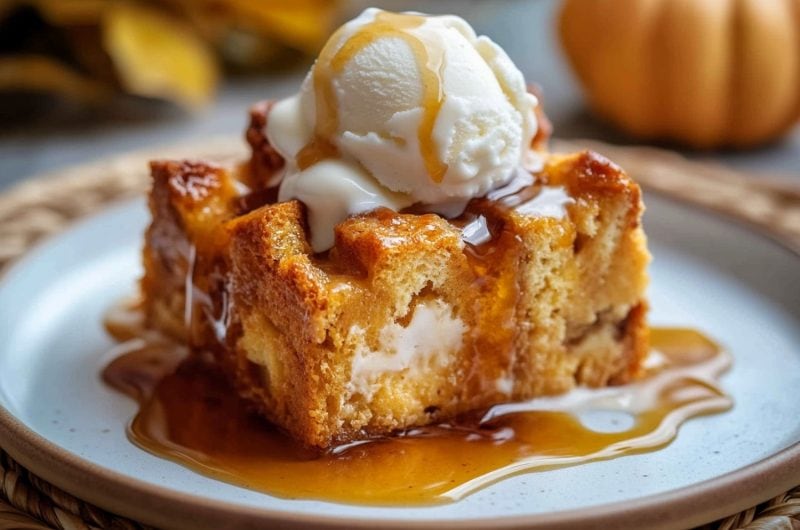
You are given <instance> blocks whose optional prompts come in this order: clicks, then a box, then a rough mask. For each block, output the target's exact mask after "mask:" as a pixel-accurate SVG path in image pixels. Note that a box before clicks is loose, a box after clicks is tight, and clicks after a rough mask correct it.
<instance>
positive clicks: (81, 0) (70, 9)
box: [29, 0, 108, 26]
mask: <svg viewBox="0 0 800 530" xmlns="http://www.w3.org/2000/svg"><path fill="white" fill-rule="evenodd" d="M29 3H31V4H32V5H34V6H36V8H37V9H38V10H39V12H40V13H41V14H42V17H44V19H45V20H47V21H48V22H49V23H50V24H53V25H54V26H71V25H78V24H80V25H89V24H97V23H99V21H100V17H101V16H102V15H103V10H105V8H106V7H107V5H108V2H107V1H106V0H66V1H65V0H30V2H29Z"/></svg>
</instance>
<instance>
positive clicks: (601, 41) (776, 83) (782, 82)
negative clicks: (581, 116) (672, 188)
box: [559, 0, 800, 148]
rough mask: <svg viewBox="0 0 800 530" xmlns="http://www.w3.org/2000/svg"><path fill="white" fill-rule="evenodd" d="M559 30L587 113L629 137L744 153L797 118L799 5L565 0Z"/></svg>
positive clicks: (741, 0) (771, 0) (735, 0)
mask: <svg viewBox="0 0 800 530" xmlns="http://www.w3.org/2000/svg"><path fill="white" fill-rule="evenodd" d="M559 31H560V36H561V42H562V44H563V46H564V49H565V50H566V52H567V55H568V56H569V59H570V61H571V63H572V65H573V67H574V69H575V71H576V72H577V74H578V77H579V78H580V81H581V83H582V84H583V87H584V89H585V91H586V93H587V96H588V99H589V104H590V105H591V107H592V108H593V109H594V110H595V112H597V113H598V114H599V115H600V116H602V117H603V118H605V119H607V120H608V121H610V122H612V123H614V124H615V125H617V126H618V127H620V128H621V129H623V130H624V131H626V132H627V133H629V134H631V135H633V136H637V137H640V138H648V139H654V138H659V139H667V140H673V141H677V142H680V143H684V144H687V145H690V146H693V147H697V148H712V147H748V146H754V145H756V144H760V143H764V142H766V141H768V140H771V139H773V138H776V137H777V136H779V135H780V134H782V133H784V132H785V131H787V130H788V129H789V128H791V127H792V126H793V125H794V124H795V123H797V120H798V117H800V0H566V1H565V2H564V4H563V7H562V10H561V14H560V20H559Z"/></svg>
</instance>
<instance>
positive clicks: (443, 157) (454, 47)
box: [267, 9, 537, 251]
mask: <svg viewBox="0 0 800 530" xmlns="http://www.w3.org/2000/svg"><path fill="white" fill-rule="evenodd" d="M536 104H537V102H536V99H535V98H534V97H533V96H532V95H530V94H528V92H527V90H526V87H525V82H524V79H523V76H522V74H521V73H520V71H519V70H518V69H517V68H516V67H515V66H514V64H513V63H512V62H511V60H510V59H509V58H508V56H507V55H506V53H505V52H504V51H503V50H502V49H501V48H500V47H498V46H497V45H496V44H495V43H493V42H492V41H491V40H489V39H488V38H487V37H483V36H481V37H478V36H476V35H475V32H474V31H473V30H472V28H471V27H470V26H469V24H467V23H466V22H465V21H464V20H462V19H461V18H458V17H455V16H437V17H428V16H423V15H417V14H395V13H388V12H385V11H381V10H378V9H367V10H366V11H364V12H363V13H362V14H361V15H360V16H359V17H358V18H356V19H354V20H352V21H350V22H348V23H347V24H345V25H344V26H343V27H342V28H341V29H340V30H339V31H337V32H336V33H335V34H334V35H333V37H331V39H330V40H329V41H328V43H327V44H326V46H325V48H324V49H323V51H322V52H321V54H320V57H319V59H318V60H317V63H316V64H315V65H314V67H313V68H312V70H311V72H309V74H308V76H307V77H306V80H305V82H304V83H303V86H302V89H301V91H300V93H299V94H298V95H296V96H293V97H291V98H288V99H286V100H283V101H281V102H279V103H278V104H277V105H276V106H275V107H274V108H273V110H272V113H271V114H270V116H269V122H268V123H269V124H268V127H267V136H268V138H269V141H270V143H271V144H272V145H273V146H274V147H275V148H276V149H277V150H278V152H280V154H281V155H283V157H284V158H285V159H286V160H287V165H286V170H285V174H284V177H283V182H282V184H281V189H280V194H279V199H280V200H289V199H292V198H296V199H299V200H301V201H303V202H304V203H305V204H306V206H307V207H308V209H309V223H310V225H311V236H312V246H313V247H314V250H316V251H321V250H325V249H327V248H329V247H330V246H332V244H333V226H335V224H337V223H338V222H341V221H342V220H344V219H345V218H346V217H347V216H348V215H352V214H356V213H361V212H365V211H369V210H371V209H374V208H376V207H379V206H386V207H389V208H392V209H395V210H397V209H401V208H403V207H406V206H410V205H411V204H415V203H421V204H423V205H425V207H426V209H428V210H430V211H434V212H437V213H441V214H443V215H447V216H454V215H458V214H459V213H460V212H461V211H462V210H463V208H464V207H465V205H466V203H467V202H468V201H469V199H471V198H473V197H478V196H482V195H484V194H485V193H487V192H488V191H490V190H491V189H493V188H495V187H497V186H499V185H502V184H504V183H505V182H507V181H508V180H509V178H510V177H511V175H512V174H513V172H514V170H515V168H516V167H518V166H520V165H521V164H522V161H523V158H524V156H525V154H526V152H527V150H528V149H529V146H530V143H531V139H532V138H533V136H534V134H535V133H536V128H537V124H536V118H535V115H534V108H535V106H536Z"/></svg>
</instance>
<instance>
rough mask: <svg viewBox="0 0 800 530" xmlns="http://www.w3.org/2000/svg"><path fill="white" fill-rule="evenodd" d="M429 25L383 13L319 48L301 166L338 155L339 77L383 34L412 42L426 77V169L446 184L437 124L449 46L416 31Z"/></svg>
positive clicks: (422, 135) (422, 136)
mask: <svg viewBox="0 0 800 530" xmlns="http://www.w3.org/2000/svg"><path fill="white" fill-rule="evenodd" d="M424 23H425V17H423V16H420V15H412V14H406V13H389V12H386V11H382V12H380V13H378V14H377V15H376V16H375V19H374V20H373V21H372V22H370V23H368V24H365V25H364V26H362V27H361V28H359V29H357V30H356V31H355V33H353V35H351V36H349V37H348V38H347V39H346V40H345V41H344V42H341V41H342V38H343V37H342V35H343V33H344V32H345V31H347V30H346V29H345V28H342V29H340V30H339V31H337V32H336V33H334V35H333V36H332V37H331V38H330V40H329V41H328V44H327V45H326V46H325V48H323V50H322V51H321V52H320V55H319V58H318V59H317V62H316V63H315V64H314V68H313V72H312V75H313V82H314V93H315V97H316V101H315V106H316V125H315V131H314V138H313V139H312V141H311V142H310V143H309V144H308V145H306V146H305V147H304V148H303V149H301V150H300V153H298V155H297V165H298V167H300V169H305V168H307V167H309V166H312V165H313V164H315V163H317V162H319V161H320V160H323V159H326V158H330V157H333V156H336V155H337V152H336V148H335V146H333V145H332V144H331V143H330V141H329V139H330V138H332V137H333V136H334V135H335V134H336V132H337V129H338V127H339V109H338V104H337V100H336V93H335V90H334V86H333V79H334V76H335V75H336V74H338V73H340V72H341V71H342V70H343V69H344V67H345V66H346V65H347V63H349V62H350V60H351V59H353V57H355V56H356V54H358V53H359V52H360V51H361V50H363V49H364V48H366V47H367V46H369V45H370V44H372V43H373V42H375V41H376V40H378V39H380V38H399V39H402V40H403V41H404V42H405V43H406V44H408V46H409V48H410V49H411V52H412V53H413V54H414V58H415V61H416V63H417V66H418V67H419V70H420V73H421V76H422V105H421V106H422V119H421V120H420V125H419V130H418V131H417V136H418V138H419V145H420V153H421V155H422V160H423V161H424V164H425V169H426V170H427V172H428V175H430V177H431V179H432V180H433V181H434V182H441V181H442V179H443V178H444V175H445V173H446V172H447V165H446V164H445V163H444V162H443V161H442V160H440V158H439V156H438V155H437V153H436V143H435V142H434V139H433V126H434V124H435V123H436V117H437V116H438V115H439V110H440V109H441V107H442V103H443V101H444V93H443V90H442V78H441V69H442V65H443V59H444V50H443V49H442V47H441V46H439V45H436V43H432V42H428V41H427V40H426V39H424V37H423V36H422V34H420V33H417V32H415V31H414V30H415V29H416V28H419V27H420V26H422V25H423V24H424Z"/></svg>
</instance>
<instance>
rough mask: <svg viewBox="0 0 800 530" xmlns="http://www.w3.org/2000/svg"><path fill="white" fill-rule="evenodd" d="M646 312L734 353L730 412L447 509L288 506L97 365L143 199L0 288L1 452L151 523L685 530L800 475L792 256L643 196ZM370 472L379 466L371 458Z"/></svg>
mask: <svg viewBox="0 0 800 530" xmlns="http://www.w3.org/2000/svg"><path fill="white" fill-rule="evenodd" d="M647 203H648V211H647V214H646V229H647V232H648V234H649V237H650V246H651V250H652V252H653V254H654V256H655V261H654V262H653V265H652V269H651V270H652V278H653V280H652V286H651V288H650V298H651V303H652V314H651V319H652V322H653V323H654V324H656V325H659V324H663V325H680V326H692V327H697V328H699V329H701V330H703V331H704V332H706V333H707V334H709V335H711V336H712V337H714V338H716V339H718V340H719V341H720V342H721V343H723V344H724V345H726V346H727V347H728V348H729V350H730V351H731V352H732V353H733V356H734V358H735V361H734V365H733V368H732V370H731V371H730V372H729V373H728V374H727V375H725V376H724V378H723V386H724V387H725V388H726V389H727V391H728V392H729V393H730V394H731V395H732V396H733V398H734V399H735V402H736V404H735V407H734V408H733V410H731V411H730V412H727V413H724V414H720V415H714V416H708V417H703V418H695V419H692V420H690V421H689V422H688V423H686V424H685V425H684V426H683V427H682V428H681V430H680V433H679V434H678V437H677V439H676V440H675V441H674V442H673V443H672V444H670V445H669V446H668V447H666V448H664V449H662V450H660V451H656V452H652V453H647V454H641V455H634V456H625V457H622V458H617V459H614V460H609V461H604V462H595V463H591V464H587V465H582V466H577V467H571V468H565V469H558V470H554V471H546V472H539V473H532V474H523V475H520V476H516V477H512V478H508V479H505V480H503V481H501V482H499V483H497V484H495V485H493V486H490V487H488V488H486V489H483V490H481V491H479V492H477V493H475V494H473V495H471V496H469V497H467V498H466V499H463V500H461V501H459V502H456V503H453V504H448V505H443V506H436V507H423V508H420V507H410V508H396V507H395V508H380V507H361V506H350V505H341V504H332V503H326V502H318V501H307V500H285V499H278V498H274V497H270V496H268V495H264V494H261V493H257V492H254V491H249V490H246V489H242V488H239V487H236V486H232V485H229V484H226V483H222V482H218V481H216V480H213V479H210V478H207V477H204V476H201V475H198V474H196V473H194V472H193V471H191V470H189V469H186V468H184V467H181V466H180V465H178V464H175V463H173V462H170V461H166V460H162V459H159V458H157V457H155V456H153V455H151V454H149V453H146V452H144V451H142V450H140V449H139V448H137V447H135V446H134V445H133V444H131V443H130V442H129V441H128V440H127V439H126V437H125V426H126V424H127V422H128V421H129V419H130V418H131V417H132V415H133V414H134V412H135V410H136V407H135V405H134V403H133V402H132V401H130V400H129V399H127V398H126V397H124V396H122V395H120V394H118V393H116V392H114V391H111V390H110V389H108V388H106V387H105V386H104V385H103V384H102V383H101V381H100V379H99V377H98V374H99V372H100V370H101V368H102V367H103V366H104V365H105V363H106V362H107V361H108V359H107V358H105V357H104V352H106V351H107V350H108V348H109V347H110V346H111V345H112V341H111V339H110V338H109V337H107V336H106V335H105V333H104V331H103V329H102V326H101V318H102V315H103V313H104V311H105V310H106V309H107V308H108V307H109V306H110V305H111V304H113V303H114V302H115V301H117V300H118V299H119V298H121V297H123V296H125V295H127V294H130V293H131V292H132V291H133V289H134V288H135V287H134V286H135V281H136V278H137V277H138V275H139V274H140V266H139V249H140V246H141V238H142V231H143V228H144V226H145V224H146V222H147V214H146V210H145V207H144V201H141V200H137V201H133V202H128V203H124V204H121V205H118V206H116V207H114V208H111V209H109V210H107V211H105V212H103V213H101V214H99V215H96V216H94V217H91V218H89V219H87V220H84V221H82V222H80V223H79V224H77V225H76V226H75V227H73V228H72V229H70V230H68V231H67V232H65V233H63V234H62V235H60V236H58V237H56V238H54V239H52V240H50V241H49V242H47V243H46V244H44V245H42V246H40V247H38V248H37V249H36V250H34V251H33V252H31V253H29V254H28V255H27V256H26V257H25V258H24V259H23V260H21V261H20V262H19V263H17V264H16V266H15V267H13V268H12V269H11V270H10V271H9V272H8V273H7V274H6V275H5V277H4V278H3V280H2V283H0V337H2V338H3V340H2V343H0V445H2V446H3V447H4V448H6V449H7V450H8V451H9V452H10V454H11V455H12V456H13V457H15V458H16V459H17V460H19V461H20V462H21V463H22V464H23V465H25V466H26V467H28V468H30V469H31V470H32V471H34V472H35V473H37V474H39V475H41V476H42V477H43V478H45V479H46V480H48V481H51V482H53V483H54V484H56V485H57V486H60V487H62V488H63V489H65V490H67V491H69V492H71V493H74V494H75V495H77V496H79V497H81V498H83V499H86V500H88V501H90V502H93V503H95V504H98V505H100V506H102V507H104V508H107V509H109V510H111V511H114V512H117V513H120V514H122V515H126V516H129V517H132V518H134V519H137V520H140V521H142V522H145V523H149V524H152V525H156V526H162V527H182V528H221V527H225V528H256V527H264V526H265V525H266V526H270V527H271V525H275V524H281V525H282V526H287V527H288V526H292V527H309V526H317V527H320V526H325V527H347V528H353V527H374V526H385V527H398V528H408V527H436V528H446V527H459V528H463V527H469V528H485V527H488V526H497V527H517V526H519V527H535V528H567V527H574V526H580V527H581V528H592V527H605V528H609V527H614V528H674V527H689V526H693V525H697V524H700V523H704V522H708V521H710V520H713V519H715V518H718V517H722V516H724V515H728V514H730V513H734V512H736V511H738V510H741V509H744V508H746V507H748V506H750V505H752V504H754V503H756V502H759V501H761V500H764V499H766V498H768V497H770V496H772V495H775V494H777V493H779V492H781V491H784V490H786V489H788V488H789V487H791V486H793V485H796V484H797V483H800V398H798V389H800V257H798V256H797V255H796V254H793V253H792V252H790V251H789V250H787V249H785V248H783V247H781V246H780V245H778V244H776V243H774V242H772V241H771V240H769V239H767V238H764V237H762V236H760V235H758V234H756V233H754V232H751V231H749V229H747V228H743V227H742V226H739V225H736V224H732V223H730V222H728V221H726V220H724V219H722V218H719V217H716V216H713V215H711V214H708V213H705V212H699V211H696V210H691V209H689V208H687V207H685V206H682V205H679V204H675V203H672V202H669V201H667V200H665V199H661V198H658V197H653V196H648V197H647ZM374 472H375V473H380V469H375V470H374Z"/></svg>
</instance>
